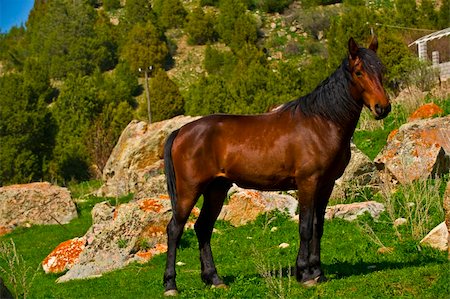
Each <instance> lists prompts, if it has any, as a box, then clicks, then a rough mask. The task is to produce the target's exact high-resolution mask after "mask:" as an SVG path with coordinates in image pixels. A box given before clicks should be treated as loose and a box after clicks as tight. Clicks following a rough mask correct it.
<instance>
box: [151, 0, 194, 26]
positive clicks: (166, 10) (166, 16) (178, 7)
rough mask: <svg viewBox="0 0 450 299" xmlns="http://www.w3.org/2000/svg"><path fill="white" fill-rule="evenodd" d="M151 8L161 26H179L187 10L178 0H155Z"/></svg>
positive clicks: (181, 24)
mask: <svg viewBox="0 0 450 299" xmlns="http://www.w3.org/2000/svg"><path fill="white" fill-rule="evenodd" d="M153 8H154V10H155V13H156V15H157V16H158V21H159V23H160V24H161V26H162V27H163V28H181V27H183V25H184V20H185V18H186V15H187V11H186V10H185V9H184V6H183V4H182V3H181V1H180V0H155V1H153Z"/></svg>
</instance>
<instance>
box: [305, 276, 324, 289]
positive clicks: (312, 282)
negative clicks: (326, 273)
mask: <svg viewBox="0 0 450 299" xmlns="http://www.w3.org/2000/svg"><path fill="white" fill-rule="evenodd" d="M320 281H321V278H320V276H317V277H316V278H314V279H310V280H307V281H304V282H302V284H303V285H304V286H305V287H307V288H310V287H313V286H315V285H316V284H318V283H319V282H320Z"/></svg>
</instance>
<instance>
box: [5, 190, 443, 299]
mask: <svg viewBox="0 0 450 299" xmlns="http://www.w3.org/2000/svg"><path fill="white" fill-rule="evenodd" d="M101 200H104V199H103V198H95V197H88V198H87V200H86V201H84V203H82V204H79V212H80V217H79V218H78V219H76V220H74V221H72V222H71V223H69V224H67V225H63V226H59V225H55V226H34V227H31V228H24V229H18V230H16V231H14V232H13V233H12V234H9V235H6V236H4V237H2V238H0V241H1V242H3V244H10V243H9V242H10V240H11V239H12V240H13V241H14V243H15V245H16V249H17V252H18V254H19V255H20V256H21V257H23V260H24V263H25V265H26V266H28V267H29V271H28V277H30V276H31V275H32V274H33V273H35V274H36V276H35V279H34V281H33V282H32V285H31V287H27V288H26V291H27V292H28V293H27V296H26V297H27V298H159V297H162V293H163V287H162V275H163V272H164V265H165V255H161V256H157V257H155V258H154V259H153V260H151V261H150V262H148V263H147V264H143V265H140V264H132V265H130V266H128V267H126V268H125V269H122V270H118V271H114V272H111V273H107V274H105V275H103V276H102V277H99V278H95V279H89V280H79V281H71V282H67V283H63V284H57V283H55V280H56V278H57V277H58V276H57V275H47V274H45V273H44V272H43V270H42V269H41V268H39V269H38V270H37V272H35V270H34V269H36V267H37V266H38V265H39V263H40V262H41V261H42V260H43V259H44V258H45V256H46V255H47V254H48V253H49V252H50V251H51V250H52V249H53V248H54V247H55V246H56V245H58V244H59V243H60V242H62V241H65V240H67V239H69V238H72V237H75V236H81V235H83V234H84V232H85V231H86V230H87V228H88V227H89V226H90V224H91V218H90V210H91V209H92V207H93V205H94V204H95V203H96V202H99V201H101ZM123 200H127V199H123ZM391 223H392V221H391V219H390V217H389V215H388V213H384V214H383V215H382V217H381V218H380V219H379V220H378V221H374V220H373V219H371V218H370V216H363V217H360V218H359V219H358V221H356V222H352V223H350V222H346V221H343V220H332V221H327V222H326V224H325V234H324V237H323V239H322V261H323V264H324V271H325V273H326V275H327V276H328V278H329V281H328V282H325V283H322V284H320V285H318V286H316V287H313V288H304V287H303V286H301V285H299V284H298V283H297V282H296V280H295V277H293V276H291V275H290V273H291V272H292V271H291V270H290V266H292V265H293V264H294V261H295V257H296V254H297V250H298V242H299V241H298V233H297V232H298V227H297V224H296V223H295V222H293V221H291V220H289V219H288V218H287V217H286V216H285V215H284V214H282V213H279V212H277V213H272V214H268V215H262V216H260V217H259V218H258V219H257V220H256V221H255V222H254V223H251V224H248V225H245V226H242V227H239V228H234V227H232V226H230V225H229V224H227V223H224V222H218V223H217V224H216V228H217V230H218V232H217V233H215V234H214V235H213V239H212V247H213V252H214V253H215V259H216V264H217V267H218V270H219V274H220V275H221V276H222V277H223V278H224V279H225V282H226V283H227V284H228V285H229V288H228V289H226V290H223V289H210V288H208V287H206V286H205V285H204V284H203V283H202V282H201V280H200V265H199V259H198V250H197V240H196V237H195V234H194V232H193V231H192V230H188V231H186V232H185V234H184V236H183V239H182V244H181V248H180V250H179V255H178V258H177V260H178V261H180V262H183V263H184V265H183V266H179V267H177V271H178V280H177V281H178V286H179V289H180V297H181V298H318V297H321V298H387V297H414V298H449V295H450V276H449V273H450V264H449V262H448V260H447V254H446V253H443V252H439V251H437V250H434V249H431V248H427V247H422V246H419V245H418V241H417V240H414V239H413V238H412V237H410V234H409V233H408V231H409V228H408V227H407V226H406V227H403V228H402V229H401V230H400V232H397V231H396V230H394V229H393V227H392V224H391ZM273 227H277V229H276V230H272V228H273ZM398 233H400V234H401V235H402V237H401V238H399V237H398ZM280 243H288V244H289V245H290V246H289V247H287V248H285V249H281V248H279V247H278V245H279V244H280ZM383 246H384V247H388V248H390V250H388V251H389V252H387V253H379V248H380V247H383ZM0 265H1V266H3V267H6V264H5V261H4V260H2V261H0ZM3 277H4V275H3ZM4 279H5V280H7V278H6V277H4ZM7 285H8V287H10V288H11V284H8V283H7ZM19 292H22V290H20V289H19Z"/></svg>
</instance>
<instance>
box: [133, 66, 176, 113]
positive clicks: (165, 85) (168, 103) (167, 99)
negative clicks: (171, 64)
mask: <svg viewBox="0 0 450 299" xmlns="http://www.w3.org/2000/svg"><path fill="white" fill-rule="evenodd" d="M149 85H150V86H149V93H150V103H151V113H152V121H161V120H165V119H169V118H172V117H174V116H177V115H180V114H183V113H184V100H183V97H182V96H181V94H180V91H179V90H178V86H177V85H176V84H175V83H174V82H173V81H172V80H170V78H169V77H168V76H167V73H166V72H165V71H164V70H162V69H157V70H156V71H155V75H154V76H153V77H152V78H151V79H150V84H149ZM146 113H147V105H146V104H145V105H142V107H141V108H140V115H141V116H143V115H147V114H146Z"/></svg>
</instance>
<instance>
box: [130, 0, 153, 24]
mask: <svg viewBox="0 0 450 299" xmlns="http://www.w3.org/2000/svg"><path fill="white" fill-rule="evenodd" d="M123 22H125V23H126V27H128V28H127V29H128V30H131V28H132V27H133V26H134V25H136V24H146V23H147V22H151V23H153V24H156V23H157V20H156V14H155V12H154V11H153V9H152V6H151V2H150V1H148V0H127V2H126V4H125V13H124V18H123Z"/></svg>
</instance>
